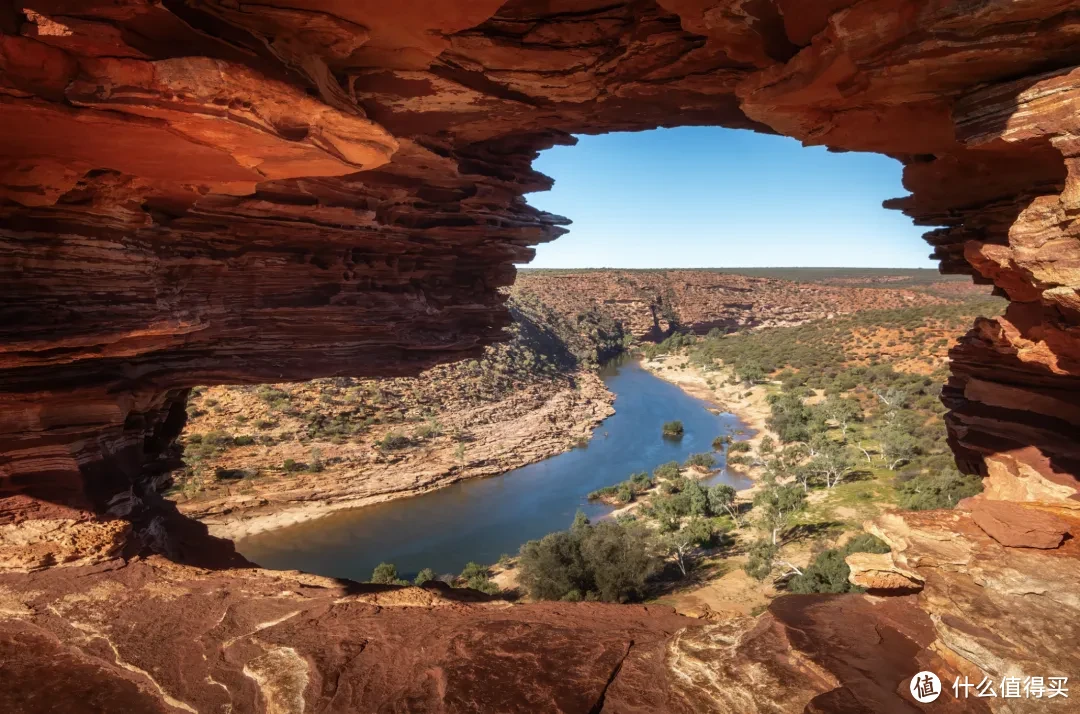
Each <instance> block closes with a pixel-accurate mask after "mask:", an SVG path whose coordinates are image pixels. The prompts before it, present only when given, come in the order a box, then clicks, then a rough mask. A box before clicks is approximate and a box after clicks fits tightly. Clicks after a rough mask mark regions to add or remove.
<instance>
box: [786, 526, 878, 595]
mask: <svg viewBox="0 0 1080 714" xmlns="http://www.w3.org/2000/svg"><path fill="white" fill-rule="evenodd" d="M888 552H889V546H888V544H887V543H885V541H883V540H881V539H880V538H878V537H876V536H873V535H871V534H869V533H861V534H859V535H857V536H855V537H854V538H852V539H851V540H850V541H848V544H847V545H845V546H844V547H843V548H829V549H828V550H824V551H822V552H821V553H818V555H817V557H816V558H814V561H813V562H812V563H810V565H808V566H806V569H805V570H803V572H802V573H801V574H799V575H796V576H794V577H793V578H791V580H789V581H788V583H787V589H788V591H790V592H793V593H803V594H805V593H848V592H862V588H860V587H858V586H857V585H852V584H851V583H850V582H848V576H849V575H850V574H851V568H849V567H848V564H847V563H846V562H845V561H844V559H845V558H847V556H849V555H851V554H852V553H888Z"/></svg>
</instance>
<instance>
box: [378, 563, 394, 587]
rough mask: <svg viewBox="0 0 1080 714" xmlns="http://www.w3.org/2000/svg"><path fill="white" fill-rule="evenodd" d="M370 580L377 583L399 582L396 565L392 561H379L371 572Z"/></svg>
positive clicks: (392, 583)
mask: <svg viewBox="0 0 1080 714" xmlns="http://www.w3.org/2000/svg"><path fill="white" fill-rule="evenodd" d="M371 582H373V583H378V584H379V585H395V584H397V583H398V582H399V580H398V572H397V566H395V565H394V564H393V563H379V564H378V565H376V566H375V570H373V571H372V572H371Z"/></svg>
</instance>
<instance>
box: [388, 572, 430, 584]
mask: <svg viewBox="0 0 1080 714" xmlns="http://www.w3.org/2000/svg"><path fill="white" fill-rule="evenodd" d="M394 576H395V579H396V577H397V573H396V572H395V573H394ZM435 578H436V575H435V571H434V570H432V569H431V568H424V569H423V570H421V571H420V572H419V573H417V574H416V579H415V580H413V585H416V586H420V585H423V584H424V583H429V582H431V581H432V580H434V579H435Z"/></svg>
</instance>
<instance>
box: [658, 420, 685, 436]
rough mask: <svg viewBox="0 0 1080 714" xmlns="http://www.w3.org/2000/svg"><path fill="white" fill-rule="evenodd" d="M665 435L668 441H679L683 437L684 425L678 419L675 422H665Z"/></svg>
mask: <svg viewBox="0 0 1080 714" xmlns="http://www.w3.org/2000/svg"><path fill="white" fill-rule="evenodd" d="M662 433H663V435H664V437H665V438H668V439H678V438H681V437H682V435H683V423H682V422H681V421H679V420H678V419H676V420H675V421H668V422H664V428H663V432H662Z"/></svg>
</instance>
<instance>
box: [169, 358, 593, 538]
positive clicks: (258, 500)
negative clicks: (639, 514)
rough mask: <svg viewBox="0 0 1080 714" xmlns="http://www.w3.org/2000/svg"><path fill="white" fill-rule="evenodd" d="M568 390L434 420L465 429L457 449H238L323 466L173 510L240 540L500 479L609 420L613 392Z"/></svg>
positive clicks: (443, 443)
mask: <svg viewBox="0 0 1080 714" xmlns="http://www.w3.org/2000/svg"><path fill="white" fill-rule="evenodd" d="M575 385H576V386H575V387H573V388H564V389H559V390H557V391H555V392H554V393H551V392H544V391H542V390H539V389H534V390H523V391H522V392H520V393H516V394H514V395H512V396H511V397H509V398H507V399H505V400H503V401H500V402H497V403H495V404H488V405H484V406H482V407H478V408H473V409H463V410H460V411H458V412H455V413H448V414H442V415H440V419H441V420H442V421H443V423H444V424H445V426H446V429H447V431H450V430H451V429H454V428H467V429H468V432H469V441H468V442H467V443H466V444H465V447H464V451H463V452H460V451H459V448H460V447H459V445H458V443H457V442H456V441H455V440H454V439H452V438H451V437H450V436H442V437H439V438H437V439H433V440H431V441H428V442H424V443H423V444H421V445H419V446H416V447H412V448H409V449H405V450H402V451H397V452H390V453H387V454H384V453H381V452H380V451H379V450H378V449H376V448H375V447H374V446H372V445H371V444H370V443H368V442H370V441H372V440H370V439H369V440H367V441H365V442H364V443H346V444H334V443H333V442H330V441H325V442H320V441H317V442H310V443H306V444H303V445H301V444H296V445H295V446H294V447H293V451H294V452H295V453H292V452H289V451H283V450H282V449H277V450H275V452H274V453H273V454H272V455H270V454H260V447H258V446H252V447H245V448H246V449H248V450H249V451H250V452H251V454H252V455H251V456H249V457H248V458H246V459H245V461H244V465H245V466H256V467H258V466H262V467H265V468H267V469H272V468H274V467H276V466H278V465H279V464H280V463H281V459H282V458H294V459H296V460H297V461H302V460H304V459H305V458H306V457H307V455H308V454H309V453H310V450H311V448H313V447H314V448H318V449H319V451H320V452H321V458H322V459H323V460H324V461H326V462H327V463H328V466H327V467H326V469H325V470H324V471H322V472H318V473H300V474H295V475H292V474H282V475H277V476H268V477H265V478H260V479H255V480H251V481H250V482H245V483H242V484H237V485H235V486H229V487H228V488H227V490H224V491H218V492H215V493H212V494H206V495H200V496H197V497H196V498H193V499H190V500H180V501H179V503H178V505H179V508H180V510H181V511H182V512H183V513H184V514H186V515H189V516H191V517H193V518H196V519H198V520H200V521H202V522H203V523H205V524H206V525H207V526H208V527H209V529H210V532H211V534H213V535H215V536H218V537H221V538H230V539H233V540H238V539H241V538H245V537H248V536H251V535H254V534H257V533H263V532H266V531H271V530H276V529H279V528H285V527H287V526H290V525H295V524H298V523H303V522H305V521H310V520H313V519H317V518H322V517H325V516H328V515H330V514H332V513H335V512H337V511H341V510H345V509H352V508H358V507H361V506H368V505H373V504H377V503H383V502H386V501H390V500H394V499H399V498H406V497H409V496H415V495H419V494H423V493H427V492H430V491H433V490H435V489H439V488H442V487H445V486H448V485H450V484H453V483H456V482H459V481H462V480H465V479H472V478H479V477H485V476H493V475H497V474H501V473H505V472H507V471H511V470H513V469H516V468H520V467H522V466H525V465H528V464H532V463H536V462H538V461H542V460H544V459H546V458H549V457H551V456H553V455H555V454H559V453H562V452H565V451H567V450H569V449H571V448H573V447H574V445H575V444H576V443H577V442H578V440H579V439H585V438H588V436H589V434H590V433H591V432H592V430H593V428H594V427H595V426H596V425H597V424H599V423H600V422H601V421H603V420H604V419H605V418H607V417H608V416H610V415H611V414H612V413H613V411H614V410H613V408H612V406H611V403H612V401H613V400H614V395H613V394H612V393H611V392H610V391H608V389H607V388H606V387H605V386H604V382H603V380H602V379H601V378H600V377H598V376H597V375H595V374H593V373H591V372H580V373H578V374H576V375H575ZM264 451H265V450H264ZM263 462H265V463H263Z"/></svg>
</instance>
